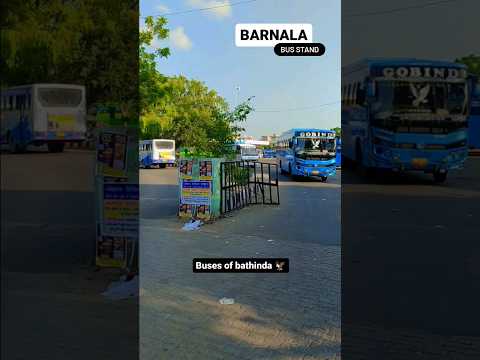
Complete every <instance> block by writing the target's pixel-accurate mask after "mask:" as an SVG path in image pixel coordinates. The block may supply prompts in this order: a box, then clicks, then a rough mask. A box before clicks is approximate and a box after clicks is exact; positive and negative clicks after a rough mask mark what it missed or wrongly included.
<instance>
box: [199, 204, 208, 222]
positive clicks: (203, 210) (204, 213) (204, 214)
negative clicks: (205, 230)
mask: <svg viewBox="0 0 480 360" xmlns="http://www.w3.org/2000/svg"><path fill="white" fill-rule="evenodd" d="M196 217H197V218H198V219H209V218H210V206H209V205H198V206H197V211H196Z"/></svg>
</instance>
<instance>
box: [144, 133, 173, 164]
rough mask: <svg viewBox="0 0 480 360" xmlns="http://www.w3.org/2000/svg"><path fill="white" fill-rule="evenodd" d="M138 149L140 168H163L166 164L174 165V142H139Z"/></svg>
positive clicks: (166, 140) (161, 140) (156, 140)
mask: <svg viewBox="0 0 480 360" xmlns="http://www.w3.org/2000/svg"><path fill="white" fill-rule="evenodd" d="M138 147H139V148H138V156H139V158H138V162H139V164H140V167H143V168H150V167H152V166H158V167H161V168H164V167H166V166H167V164H170V165H173V164H175V140H169V139H152V140H140V141H139V143H138Z"/></svg>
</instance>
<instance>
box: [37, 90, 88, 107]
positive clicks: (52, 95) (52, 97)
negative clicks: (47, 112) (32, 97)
mask: <svg viewBox="0 0 480 360" xmlns="http://www.w3.org/2000/svg"><path fill="white" fill-rule="evenodd" d="M38 99H39V100H40V103H41V104H42V106H45V107H77V106H78V105H80V103H81V102H82V91H81V90H80V89H62V88H40V89H38Z"/></svg>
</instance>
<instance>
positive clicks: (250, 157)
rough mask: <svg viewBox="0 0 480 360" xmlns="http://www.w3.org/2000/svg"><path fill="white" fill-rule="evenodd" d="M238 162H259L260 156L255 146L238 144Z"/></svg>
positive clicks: (236, 145)
mask: <svg viewBox="0 0 480 360" xmlns="http://www.w3.org/2000/svg"><path fill="white" fill-rule="evenodd" d="M235 147H236V154H237V160H243V161H258V159H259V158H260V155H259V153H258V150H257V147H256V146H255V145H253V144H246V143H236V144H235Z"/></svg>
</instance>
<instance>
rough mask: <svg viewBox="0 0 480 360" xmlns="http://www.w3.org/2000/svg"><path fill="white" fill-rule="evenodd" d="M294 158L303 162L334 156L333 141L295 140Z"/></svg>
mask: <svg viewBox="0 0 480 360" xmlns="http://www.w3.org/2000/svg"><path fill="white" fill-rule="evenodd" d="M294 150H295V156H296V157H299V158H303V159H305V160H310V159H312V160H313V159H319V158H324V157H325V156H335V139H302V138H299V139H297V144H296V145H295V148H294Z"/></svg>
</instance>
